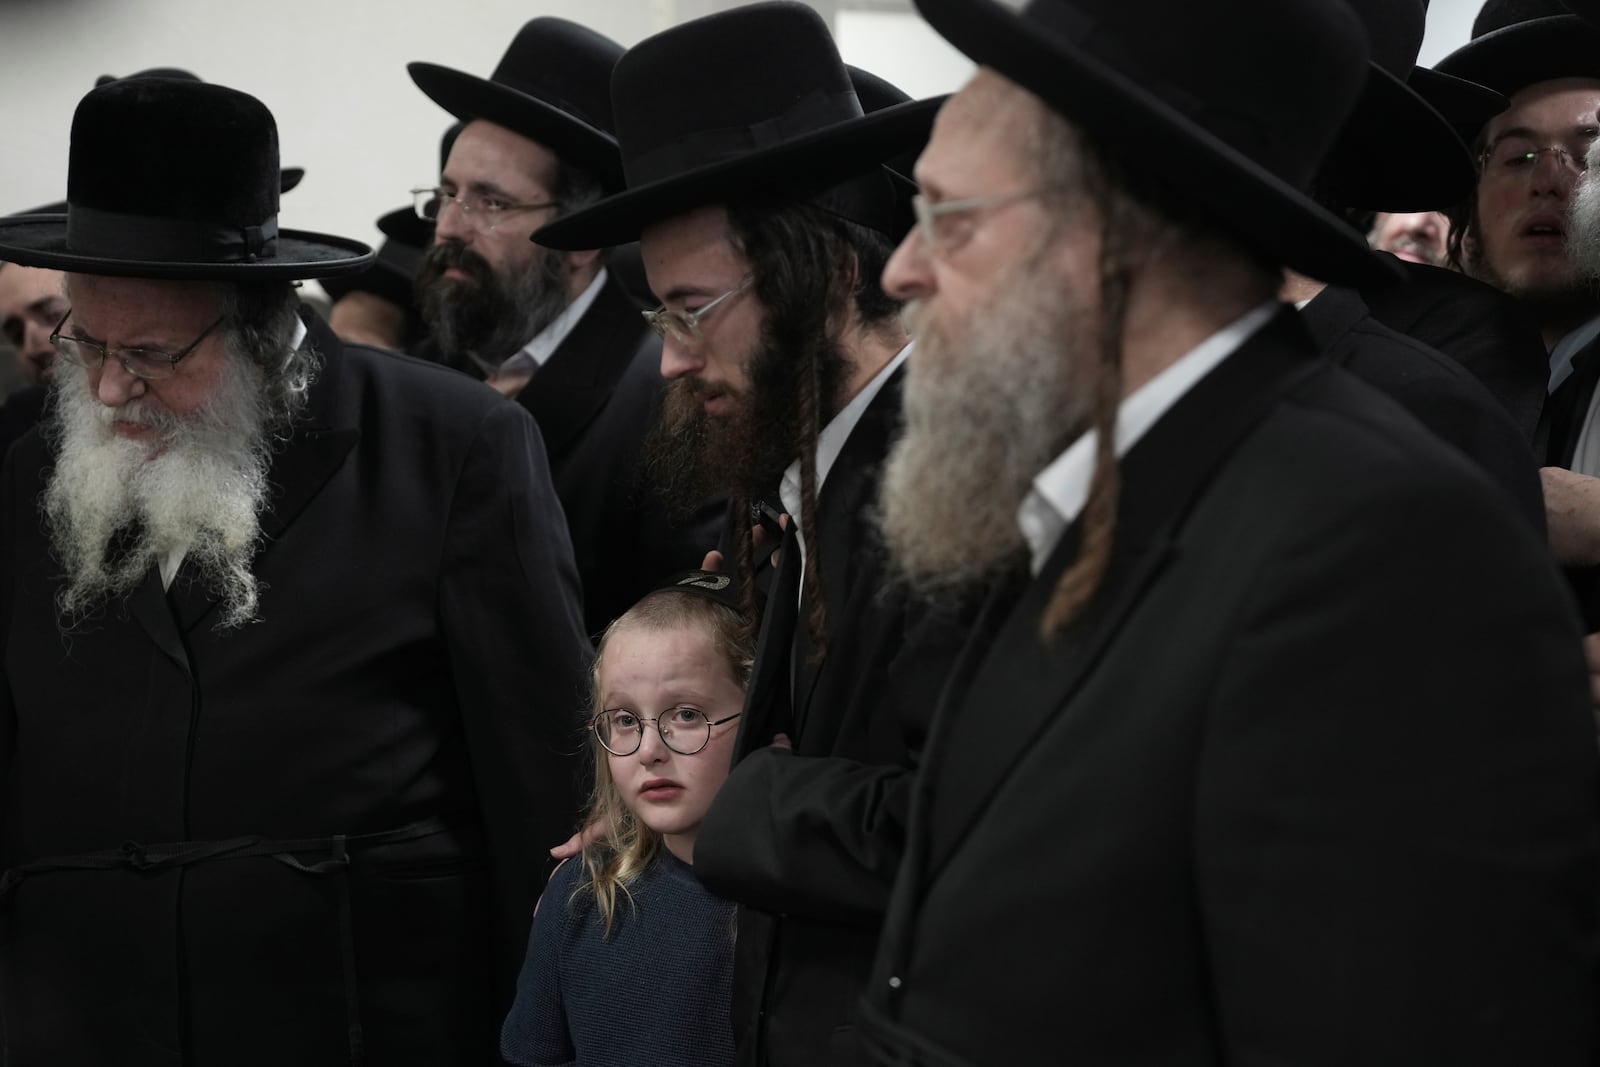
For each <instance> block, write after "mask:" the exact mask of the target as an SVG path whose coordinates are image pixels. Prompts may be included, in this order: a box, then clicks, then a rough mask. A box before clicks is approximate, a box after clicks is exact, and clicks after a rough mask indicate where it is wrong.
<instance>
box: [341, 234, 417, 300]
mask: <svg viewBox="0 0 1600 1067" xmlns="http://www.w3.org/2000/svg"><path fill="white" fill-rule="evenodd" d="M421 262H422V250H421V249H420V248H417V247H416V246H414V245H408V244H405V243H404V242H401V241H396V240H393V239H390V240H387V241H384V242H383V243H382V244H381V245H379V246H378V252H377V256H376V258H374V259H373V261H372V262H371V263H370V264H369V265H368V266H367V267H366V268H365V269H363V270H360V271H356V272H354V273H352V274H340V275H337V276H335V277H332V278H324V279H322V291H323V292H325V293H327V294H328V296H329V297H330V298H331V299H333V300H338V299H340V298H341V297H344V296H346V295H347V294H349V293H353V292H355V291H357V290H361V291H363V292H368V293H374V294H376V295H377V296H380V297H382V298H383V299H385V300H387V301H389V303H391V304H395V305H397V306H399V307H402V308H407V309H409V308H410V307H411V305H412V303H413V300H414V296H413V291H412V279H413V278H414V277H415V276H416V273H417V266H418V265H419V264H420V263H421Z"/></svg>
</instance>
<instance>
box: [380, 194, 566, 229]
mask: <svg viewBox="0 0 1600 1067" xmlns="http://www.w3.org/2000/svg"><path fill="white" fill-rule="evenodd" d="M434 200H437V201H439V208H438V210H437V211H435V212H434V213H433V214H432V215H429V214H427V205H428V204H429V203H430V202H431V201H434ZM446 204H454V205H455V206H456V209H457V210H459V211H460V212H461V214H462V216H463V217H465V218H466V219H468V220H469V221H470V222H471V224H472V226H473V227H474V228H475V229H478V230H480V231H482V232H483V233H493V232H494V228H495V227H496V226H498V225H500V219H501V218H502V217H504V216H505V215H507V214H508V213H510V212H513V211H543V210H545V209H546V208H553V207H560V206H561V201H559V200H542V201H540V202H539V203H537V204H507V205H506V206H505V207H496V208H491V207H474V206H473V205H471V204H469V203H467V202H466V200H465V199H464V198H462V197H460V196H458V195H456V194H455V193H447V192H445V191H444V190H443V189H441V188H439V187H438V186H436V185H434V186H424V187H422V188H419V189H413V190H411V207H412V210H413V211H414V212H415V213H416V216H417V218H419V219H422V220H424V221H425V222H434V223H437V222H438V221H439V216H441V215H443V214H444V209H445V205H446Z"/></svg>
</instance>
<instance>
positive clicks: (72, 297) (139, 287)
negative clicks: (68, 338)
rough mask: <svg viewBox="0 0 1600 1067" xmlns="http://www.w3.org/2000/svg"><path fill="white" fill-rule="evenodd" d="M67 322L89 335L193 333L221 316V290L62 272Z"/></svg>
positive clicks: (211, 286)
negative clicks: (70, 320)
mask: <svg viewBox="0 0 1600 1067" xmlns="http://www.w3.org/2000/svg"><path fill="white" fill-rule="evenodd" d="M65 283H66V285H65V288H66V295H67V299H68V300H69V301H70V302H71V304H72V318H73V320H74V321H75V322H76V323H77V324H78V325H79V326H80V327H82V329H83V330H85V331H87V332H88V333H90V334H91V335H93V336H95V337H101V338H105V337H122V336H125V335H127V334H141V335H142V334H146V333H152V332H153V333H156V334H158V335H164V334H166V333H167V332H172V333H174V334H182V333H184V332H187V331H190V330H191V329H192V330H195V331H196V332H197V331H198V330H199V329H201V328H203V327H204V326H206V325H208V324H209V323H211V322H212V321H214V320H215V319H216V317H217V316H218V315H219V314H221V311H222V306H223V301H224V297H225V295H226V293H227V287H226V286H225V285H224V284H222V283H219V282H203V281H173V280H169V279H162V278H118V277H110V276H107V275H99V274H68V275H67V276H66V278H65Z"/></svg>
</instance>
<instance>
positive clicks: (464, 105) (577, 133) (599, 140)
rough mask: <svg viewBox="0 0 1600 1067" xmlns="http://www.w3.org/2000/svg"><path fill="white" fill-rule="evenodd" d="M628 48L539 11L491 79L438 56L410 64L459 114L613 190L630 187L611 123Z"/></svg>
mask: <svg viewBox="0 0 1600 1067" xmlns="http://www.w3.org/2000/svg"><path fill="white" fill-rule="evenodd" d="M621 55H622V46H621V45H619V44H617V43H616V42H615V41H613V40H611V39H610V38H609V37H604V36H602V35H601V34H598V33H596V32H594V31H593V30H591V29H589V28H587V27H585V26H579V25H578V24H577V23H575V22H568V21H567V20H566V19H559V18H537V19H534V20H533V21H532V22H529V23H527V24H525V25H524V26H523V27H522V29H520V30H518V31H517V35H516V37H515V38H513V39H512V41H511V46H510V47H509V48H507V49H506V52H505V55H504V56H502V57H501V58H500V63H499V65H498V66H496V67H495V68H494V73H493V74H491V75H490V76H489V77H488V78H480V77H478V76H477V75H474V74H467V73H466V72H464V71H459V70H452V69H451V68H449V67H441V66H439V65H438V64H437V63H408V64H406V70H407V71H409V72H410V73H411V80H412V81H414V82H416V84H417V88H419V89H421V90H422V91H423V92H424V93H426V94H427V95H428V98H429V99H430V100H432V101H433V102H434V103H436V104H438V105H439V106H440V107H442V108H444V109H445V110H446V111H448V112H450V114H452V115H454V116H455V117H456V118H458V119H461V120H463V121H465V122H471V121H473V120H474V119H482V120H484V121H485V122H492V123H494V124H495V125H496V126H504V127H505V128H506V129H508V130H510V131H511V132H513V133H518V134H521V135H522V136H524V137H526V138H528V139H529V140H531V141H537V142H539V143H540V144H542V145H544V146H545V147H546V148H548V149H549V150H550V151H551V152H553V153H554V154H555V155H556V156H558V157H560V158H561V159H563V160H566V161H567V162H569V163H571V164H573V165H574V166H579V167H582V168H583V169H584V170H587V171H589V172H590V173H591V174H593V175H594V176H595V177H596V178H598V179H599V181H600V183H601V185H602V186H603V187H604V188H605V189H606V190H608V191H609V190H612V189H620V188H621V187H622V164H621V161H620V160H619V159H618V156H617V142H616V138H615V137H613V136H612V127H611V70H612V68H613V67H614V66H616V63H617V59H618V57H620V56H621Z"/></svg>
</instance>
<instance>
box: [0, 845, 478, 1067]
mask: <svg viewBox="0 0 1600 1067" xmlns="http://www.w3.org/2000/svg"><path fill="white" fill-rule="evenodd" d="M447 829H449V827H448V826H447V825H446V823H445V821H444V820H443V819H437V818H435V819H424V820H422V821H421V822H415V823H412V824H411V825H410V826H402V827H401V828H400V829H398V830H385V831H382V832H380V833H375V834H334V835H333V836H332V837H305V838H298V839H294V840H288V841H275V840H272V839H270V838H265V837H231V838H228V839H227V840H225V841H177V842H171V843H168V844H160V845H141V844H140V843H139V842H137V841H129V842H126V843H125V844H124V845H123V846H122V847H121V848H116V849H105V850H102V851H100V852H82V853H78V854H77V855H72V856H51V857H49V858H47V859H42V860H35V861H34V862H33V863H25V864H22V865H21V866H18V867H12V868H11V869H9V870H7V871H6V872H5V874H3V875H0V906H3V905H4V904H5V902H6V901H8V900H9V899H10V897H11V894H12V893H13V892H15V890H16V888H17V886H19V885H21V884H22V882H23V880H24V879H27V878H32V877H34V876H36V875H41V874H54V873H58V872H62V871H113V870H132V871H137V872H138V873H140V874H159V873H163V872H166V871H174V870H179V869H182V868H184V867H191V866H193V865H194V864H197V863H208V862H212V861H217V860H240V859H251V858H260V857H266V858H269V859H273V860H276V861H277V862H279V863H281V864H283V865H284V866H286V867H292V868H294V869H295V870H297V871H300V872H302V873H304V874H310V875H319V876H320V875H338V876H339V877H338V878H337V880H336V881H335V883H334V884H335V886H336V887H337V889H338V893H339V956H340V961H341V963H342V965H343V968H344V1004H345V1029H346V1034H347V1036H348V1038H349V1041H350V1063H351V1064H352V1065H353V1067H360V1065H361V1064H363V1063H365V1062H366V1036H365V1034H364V1033H363V1031H362V1029H361V1004H360V998H359V995H358V994H359V988H358V985H357V982H356V941H355V927H354V925H353V923H352V922H351V908H350V852H351V850H352V849H355V850H357V851H359V850H361V849H366V848H372V847H374V846H376V845H392V844H399V843H401V842H404V841H416V840H419V839H421V838H424V837H432V836H433V835H434V834H438V833H443V832H444V831H445V830H447ZM296 853H323V854H325V856H326V858H325V859H320V860H312V861H310V862H302V861H301V860H300V859H299V858H298V857H297V856H296V855H295V854H296Z"/></svg>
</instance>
